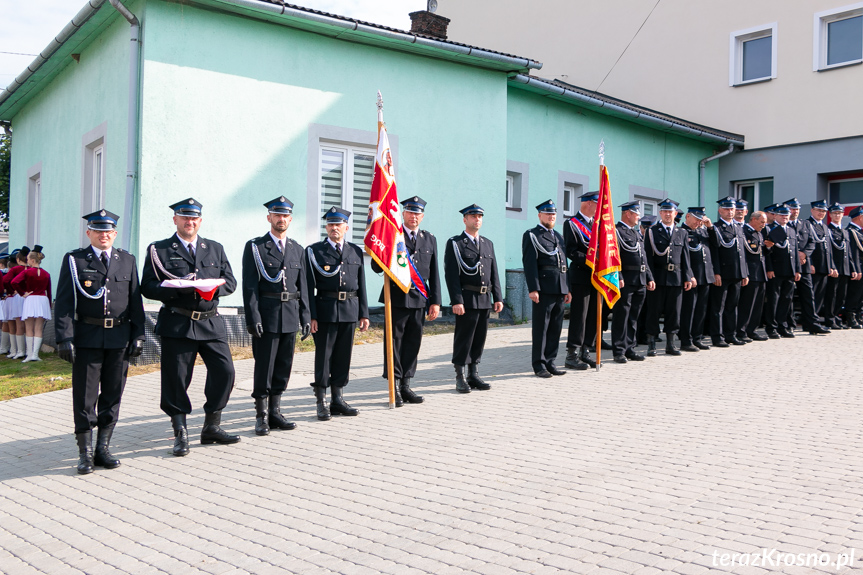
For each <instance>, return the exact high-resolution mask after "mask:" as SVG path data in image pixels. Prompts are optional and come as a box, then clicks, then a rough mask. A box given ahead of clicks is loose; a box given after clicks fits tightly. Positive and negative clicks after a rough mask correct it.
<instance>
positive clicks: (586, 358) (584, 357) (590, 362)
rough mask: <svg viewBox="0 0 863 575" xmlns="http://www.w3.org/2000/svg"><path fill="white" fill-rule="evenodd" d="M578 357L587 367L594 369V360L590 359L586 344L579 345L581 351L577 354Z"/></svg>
mask: <svg viewBox="0 0 863 575" xmlns="http://www.w3.org/2000/svg"><path fill="white" fill-rule="evenodd" d="M578 359H579V361H581V362H582V363H585V364H587V367H589V368H591V369H596V362H595V361H593V360H592V359H590V352H589V351H587V346H586V345H583V346H581V352H580V353H579V354H578Z"/></svg>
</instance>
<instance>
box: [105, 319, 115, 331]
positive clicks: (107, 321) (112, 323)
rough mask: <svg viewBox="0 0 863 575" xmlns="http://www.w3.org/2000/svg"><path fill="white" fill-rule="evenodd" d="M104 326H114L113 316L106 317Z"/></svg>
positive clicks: (109, 327)
mask: <svg viewBox="0 0 863 575" xmlns="http://www.w3.org/2000/svg"><path fill="white" fill-rule="evenodd" d="M102 327H104V328H105V329H111V328H113V327H114V318H113V317H106V318H105V319H104V320H103V323H102Z"/></svg>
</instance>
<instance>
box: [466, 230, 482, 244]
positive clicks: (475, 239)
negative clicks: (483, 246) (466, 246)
mask: <svg viewBox="0 0 863 575" xmlns="http://www.w3.org/2000/svg"><path fill="white" fill-rule="evenodd" d="M464 235H466V236H467V237H469V238H470V239H471V240H472V241H473V243H475V244H478V243H479V234H477V235H476V236H472V235H470V234H469V233H467V230H465V232H464Z"/></svg>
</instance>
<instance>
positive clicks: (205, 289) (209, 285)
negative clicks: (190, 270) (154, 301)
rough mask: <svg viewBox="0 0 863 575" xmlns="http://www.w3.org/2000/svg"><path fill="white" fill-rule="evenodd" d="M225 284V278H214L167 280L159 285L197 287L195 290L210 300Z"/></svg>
mask: <svg viewBox="0 0 863 575" xmlns="http://www.w3.org/2000/svg"><path fill="white" fill-rule="evenodd" d="M224 284H225V280H224V279H223V278H213V279H208V280H165V281H163V282H162V283H161V284H159V285H161V286H162V287H167V288H195V291H197V292H198V294H199V295H200V296H201V297H202V298H203V299H205V300H206V301H210V300H212V299H213V296H215V295H216V290H218V289H219V287H220V286H223V285H224Z"/></svg>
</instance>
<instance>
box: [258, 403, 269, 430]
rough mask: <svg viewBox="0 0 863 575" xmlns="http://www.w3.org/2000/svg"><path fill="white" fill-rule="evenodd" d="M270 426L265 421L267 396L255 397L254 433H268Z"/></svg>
mask: <svg viewBox="0 0 863 575" xmlns="http://www.w3.org/2000/svg"><path fill="white" fill-rule="evenodd" d="M269 434H270V426H269V424H268V423H267V398H266V397H256V398H255V435H269Z"/></svg>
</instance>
